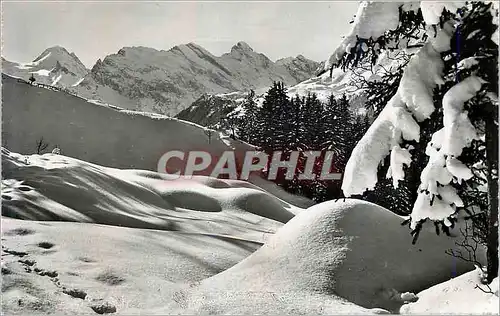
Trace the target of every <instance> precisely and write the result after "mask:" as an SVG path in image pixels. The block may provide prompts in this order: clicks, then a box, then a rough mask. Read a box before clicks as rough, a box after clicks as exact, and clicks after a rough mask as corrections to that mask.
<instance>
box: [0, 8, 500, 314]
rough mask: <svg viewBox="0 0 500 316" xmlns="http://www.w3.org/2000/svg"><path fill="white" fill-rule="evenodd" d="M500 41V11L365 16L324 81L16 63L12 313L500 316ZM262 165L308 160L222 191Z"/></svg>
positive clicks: (203, 53) (204, 58) (219, 65)
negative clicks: (325, 174) (259, 161)
mask: <svg viewBox="0 0 500 316" xmlns="http://www.w3.org/2000/svg"><path fill="white" fill-rule="evenodd" d="M497 27H498V6H497V4H495V5H491V4H489V5H488V4H486V3H479V2H471V3H467V4H466V3H465V2H464V3H462V2H453V3H438V2H425V1H424V2H406V3H397V2H366V1H363V2H361V3H360V5H359V9H358V11H357V13H356V15H355V18H354V20H353V23H352V28H351V31H350V32H349V33H348V34H345V36H344V37H343V39H342V40H341V41H340V44H339V45H337V47H336V48H335V49H334V50H333V52H332V51H326V52H325V57H329V58H327V59H326V61H325V62H323V63H318V62H314V61H312V60H309V59H307V58H305V57H303V56H302V55H298V56H297V57H295V58H294V57H289V58H283V59H279V60H277V61H276V62H273V61H271V60H270V59H269V58H268V57H266V56H265V55H264V54H261V53H257V52H255V51H254V50H253V49H252V48H251V47H250V46H249V45H248V44H246V43H245V42H238V43H237V44H236V45H234V46H233V48H232V49H231V51H230V52H229V53H225V54H222V55H221V56H215V55H213V54H212V53H210V52H208V51H207V50H205V49H204V48H203V47H201V46H199V45H197V44H193V43H190V44H186V45H178V46H175V47H173V48H172V49H170V50H168V51H165V50H156V49H152V48H147V47H139V46H135V47H125V48H123V49H121V50H120V51H118V52H117V53H116V54H112V55H109V56H106V57H105V58H104V59H103V60H102V61H101V60H99V61H98V62H97V63H96V64H95V65H94V66H93V67H92V69H90V70H89V69H87V68H86V67H85V66H84V65H83V64H82V63H81V62H80V61H79V59H78V58H77V57H76V55H75V54H73V53H69V52H68V51H67V50H66V49H64V48H62V47H59V46H56V47H53V48H50V49H47V50H46V51H45V52H43V53H42V54H41V55H40V57H38V58H36V59H35V60H34V61H33V62H31V63H25V64H22V63H16V62H10V61H7V60H5V59H2V158H1V162H2V187H1V195H2V241H1V244H2V257H1V266H2V270H1V271H2V313H4V314H5V315H59V314H65V315H66V314H76V315H87V314H89V315H95V314H107V315H115V314H116V315H142V314H147V315H193V314H196V315H197V314H214V315H232V314H250V315H263V314H271V315H272V314H286V315H288V314H290V315H298V314H300V315H302V314H315V315H337V314H344V315H345V314H356V315H358V314H404V315H418V314H474V315H476V314H478V315H479V314H481V315H484V314H492V315H498V314H499V313H500V308H499V305H500V304H499V303H500V301H499V293H498V291H499V285H498V274H495V273H494V272H495V271H494V269H495V267H496V269H497V270H498V261H496V266H495V260H494V258H495V255H496V257H498V252H496V253H495V252H494V248H495V245H496V247H497V248H498V220H496V221H495V214H496V217H498V201H497V200H498V196H496V198H495V190H497V191H498V154H497V156H495V155H494V153H492V151H493V150H494V149H496V150H497V151H498V120H497V119H496V117H497V116H498V76H497V74H498V65H497V59H498V30H497ZM329 54H330V55H329ZM494 65H496V66H494ZM32 75H33V78H34V80H32V81H33V82H30V80H29V78H30V76H32ZM494 132H496V134H497V136H496V138H495V136H494V134H495V133H494ZM172 152H176V153H181V154H186V155H184V156H174V157H173V158H172V157H171V158H172V159H170V160H167V161H164V160H163V157H164V155H165V154H167V153H172ZM193 152H196V153H202V154H204V155H205V156H208V157H210V158H211V160H210V162H209V163H207V164H206V165H204V166H203V167H200V166H201V165H203V163H204V161H203V159H201V160H202V162H200V161H198V160H196V159H193V160H192V161H191V159H190V158H189V159H188V158H186V157H187V156H188V153H193ZM250 152H251V153H255V152H258V153H260V154H262V155H264V156H266V157H267V156H269V157H271V156H273V154H274V153H276V152H279V153H280V155H281V154H283V156H280V157H282V160H286V159H288V160H289V161H291V162H293V157H294V154H295V153H297V156H298V157H295V158H296V160H295V165H293V163H292V164H291V165H292V166H291V167H289V166H290V164H283V165H281V167H289V168H290V169H292V168H293V170H292V171H294V172H290V173H291V174H292V177H291V178H290V179H289V178H286V177H285V171H284V170H287V171H288V169H284V168H276V169H279V171H278V172H277V177H276V178H274V179H271V177H267V176H268V175H269V173H270V170H272V169H273V167H272V164H274V163H279V161H278V162H276V161H274V160H269V163H267V164H264V165H262V166H261V167H262V170H257V171H256V172H254V173H252V174H251V175H250V177H249V179H248V180H242V179H240V178H239V176H241V172H240V170H238V174H237V175H236V176H235V177H234V178H233V177H232V174H231V173H230V172H227V177H224V176H222V177H219V178H216V177H213V176H211V174H212V171H213V170H216V169H217V168H219V167H221V166H219V164H218V163H217V161H218V160H219V161H222V158H223V157H226V154H227V153H231V154H232V155H233V157H235V158H234V159H235V162H234V164H235V165H237V167H240V163H241V162H242V161H246V157H247V156H246V155H248V153H250ZM314 155H317V156H314ZM329 155H330V156H329ZM200 157H203V156H200ZM273 157H274V156H273ZM304 157H308V158H310V157H313V161H314V164H309V163H306V160H304ZM185 158H186V159H185ZM186 160H187V162H186ZM190 161H191V163H192V164H194V165H197V166H198V167H200V168H198V169H196V170H197V171H196V172H195V173H194V176H192V177H191V176H187V175H185V173H186V170H187V168H189V163H190ZM325 161H329V162H331V165H328V167H329V169H328V170H329V171H332V170H333V171H336V172H339V173H340V174H341V179H340V180H338V179H337V180H325V181H323V180H320V179H319V178H318V174H319V172H320V171H324V170H319V169H324V167H321V168H319V167H318V165H319V163H320V162H321V163H324V162H325ZM253 163H254V161H253V160H252V164H253ZM230 165H231V160H227V166H228V169H229V167H230ZM222 167H225V165H223V166H222ZM307 170H309V172H310V173H311V174H313V175H315V177H314V178H313V179H304V178H303V177H302V175H304V174H305V173H307ZM164 171H168V172H169V173H167V172H164ZM175 172H179V175H177V174H175ZM495 203H496V204H495ZM495 208H496V213H495ZM495 231H497V235H496V237H495ZM495 238H496V242H497V243H496V244H495Z"/></svg>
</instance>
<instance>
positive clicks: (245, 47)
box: [231, 41, 253, 52]
mask: <svg viewBox="0 0 500 316" xmlns="http://www.w3.org/2000/svg"><path fill="white" fill-rule="evenodd" d="M233 50H238V51H245V52H253V48H252V47H250V45H248V44H247V43H246V42H243V41H240V42H238V43H236V45H234V46H233V47H232V48H231V52H232V51H233Z"/></svg>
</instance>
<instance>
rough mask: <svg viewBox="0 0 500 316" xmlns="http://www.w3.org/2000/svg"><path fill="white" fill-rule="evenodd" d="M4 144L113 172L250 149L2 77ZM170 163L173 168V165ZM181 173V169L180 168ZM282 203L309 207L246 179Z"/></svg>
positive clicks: (184, 125) (162, 119) (185, 125)
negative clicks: (193, 154)
mask: <svg viewBox="0 0 500 316" xmlns="http://www.w3.org/2000/svg"><path fill="white" fill-rule="evenodd" d="M2 98H3V100H2V101H3V102H2V141H3V142H2V143H3V146H5V147H6V148H7V149H9V150H11V151H14V152H18V153H22V154H33V153H36V152H37V150H36V148H37V142H38V141H39V140H41V139H42V138H43V142H44V143H47V144H48V145H49V146H48V148H47V150H46V152H47V151H48V152H50V151H51V150H52V149H53V148H54V147H55V146H59V148H60V149H61V150H62V154H64V155H67V156H70V157H74V158H77V159H80V160H84V161H87V162H91V163H96V164H100V165H103V166H107V167H114V168H131V169H144V170H151V171H156V170H157V165H158V160H159V159H160V157H161V156H162V155H163V154H164V153H166V152H167V151H170V150H182V151H185V152H186V153H187V152H189V151H191V150H201V151H205V152H208V153H210V154H211V155H212V157H214V160H213V161H212V164H211V166H210V167H209V168H207V170H206V171H204V172H200V173H197V174H205V175H207V174H210V172H211V168H213V167H214V166H215V163H216V161H215V160H216V159H215V158H217V157H220V156H221V155H222V153H223V152H224V151H226V150H234V151H235V154H236V157H237V159H241V160H240V161H243V160H242V159H243V155H244V154H245V153H246V151H248V150H254V148H253V147H251V146H249V145H246V144H244V143H242V142H239V141H234V140H231V139H230V138H229V137H227V136H225V135H221V134H218V133H214V134H213V135H212V137H211V139H210V140H209V139H208V137H207V135H206V134H205V129H204V128H203V127H201V126H199V125H196V124H193V123H189V122H185V121H181V120H177V119H173V118H170V117H166V116H162V115H155V114H151V113H141V112H132V111H127V110H122V109H120V108H116V107H114V106H107V105H102V104H96V102H94V103H92V102H88V101H87V100H85V99H83V98H80V97H77V96H73V95H71V94H68V93H64V92H59V91H51V90H48V89H44V88H39V87H34V86H31V85H29V84H25V83H22V82H19V81H18V80H16V79H14V78H11V77H9V76H6V75H2ZM172 162H175V160H173V161H172ZM178 167H179V168H182V165H181V166H178ZM250 180H251V181H253V182H258V185H259V186H260V187H262V188H264V189H265V190H267V191H269V192H273V194H275V195H276V196H279V197H280V198H281V199H284V200H287V201H289V202H293V204H295V205H297V206H303V207H308V206H310V205H312V202H311V201H310V200H308V199H305V198H301V197H297V196H293V195H291V194H288V193H286V192H284V191H283V190H282V189H280V188H279V187H278V186H277V185H275V184H273V183H271V182H268V181H261V180H260V179H255V180H254V179H253V178H251V179H250Z"/></svg>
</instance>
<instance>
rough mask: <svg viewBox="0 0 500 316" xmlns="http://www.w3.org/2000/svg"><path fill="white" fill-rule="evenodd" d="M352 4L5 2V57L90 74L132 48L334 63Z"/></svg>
mask: <svg viewBox="0 0 500 316" xmlns="http://www.w3.org/2000/svg"><path fill="white" fill-rule="evenodd" d="M357 6H358V2H357V1H345V2H339V1H335V2H314V3H311V2H307V3H306V2H146V3H144V2H123V1H122V2H109V1H108V2H98V1H93V2H91V1H81V2H48V1H45V2H22V1H17V2H12V1H3V8H2V9H3V11H2V16H3V24H2V37H3V43H2V56H4V57H5V58H7V59H8V60H12V61H18V62H28V61H32V60H33V59H34V58H35V57H37V56H38V55H39V54H40V53H41V52H42V51H43V50H45V49H46V48H48V47H50V46H54V45H60V46H63V47H65V48H66V49H67V50H68V51H70V52H74V53H75V54H76V55H77V56H78V57H79V58H80V60H81V61H82V62H83V63H84V64H85V65H86V66H87V67H89V68H90V67H92V65H93V64H94V63H95V62H96V60H97V59H98V58H101V59H102V58H104V57H105V56H106V55H108V54H111V53H116V52H117V51H118V50H119V49H120V48H122V47H124V46H148V47H153V48H156V49H163V50H168V49H170V48H172V47H173V46H175V45H178V44H186V43H189V42H194V43H197V44H199V45H201V46H203V47H205V48H206V49H207V50H209V51H210V52H212V53H213V54H215V55H217V56H219V55H221V54H223V53H225V52H228V51H229V50H230V49H231V47H232V46H233V45H234V44H236V43H237V42H238V41H245V42H247V43H248V44H249V45H250V46H251V47H252V48H253V49H254V50H255V51H258V52H262V53H264V54H266V55H267V56H268V57H269V58H271V59H272V60H276V59H278V58H282V57H288V56H296V55H298V54H302V55H304V56H306V57H308V58H311V59H314V60H317V61H321V60H324V59H326V58H327V57H328V56H329V54H330V53H331V52H332V51H333V49H334V48H335V46H336V45H337V44H338V43H339V42H340V39H341V36H342V35H344V34H345V33H346V32H347V31H348V30H349V29H350V24H349V21H351V20H352V17H353V16H354V14H355V13H356V9H357Z"/></svg>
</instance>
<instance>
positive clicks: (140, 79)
mask: <svg viewBox="0 0 500 316" xmlns="http://www.w3.org/2000/svg"><path fill="white" fill-rule="evenodd" d="M2 61H3V72H5V73H6V74H8V75H12V76H16V77H22V78H24V79H28V78H29V76H31V73H34V76H35V78H36V82H39V83H44V84H48V85H57V86H59V87H63V88H68V89H69V90H71V92H73V93H76V94H78V95H80V96H82V97H85V98H88V99H94V100H99V101H101V102H104V103H108V104H114V105H119V106H120V107H123V108H127V109H132V110H140V111H145V112H155V113H160V114H167V115H171V116H173V115H176V114H178V113H179V112H180V111H182V110H183V109H185V108H187V107H188V106H189V105H190V104H191V103H192V102H194V101H195V100H196V99H198V98H199V97H200V96H202V95H203V94H207V93H210V94H220V93H230V92H234V91H248V90H249V89H258V88H264V87H268V86H269V85H271V84H272V82H273V81H283V82H285V83H286V84H287V85H294V84H297V83H299V82H301V81H303V80H305V79H308V78H310V77H312V76H313V75H314V74H315V72H316V71H317V69H318V67H319V66H320V63H317V62H315V61H312V60H309V59H307V58H305V57H304V56H302V55H299V56H297V57H288V58H283V59H280V60H279V61H277V62H273V61H272V60H270V59H269V58H268V57H267V56H266V55H264V54H262V53H258V52H255V51H254V50H253V49H252V48H251V47H250V46H249V45H248V44H247V43H245V42H238V43H237V44H236V45H234V46H233V47H232V49H231V51H230V52H228V53H225V54H223V55H222V56H215V55H213V54H212V53H210V52H209V51H207V50H206V49H204V48H203V47H201V46H199V45H197V44H195V43H189V44H183V45H177V46H174V47H173V48H171V49H169V50H156V49H154V48H149V47H124V48H122V49H120V50H119V51H118V52H117V53H116V54H111V55H108V56H106V57H105V58H104V59H102V60H101V59H99V60H98V61H97V62H96V64H95V65H94V66H93V67H92V69H91V70H90V71H89V70H88V69H86V68H85V66H84V65H83V64H82V63H81V61H80V60H79V59H78V57H76V55H75V54H73V53H69V52H68V51H67V50H66V49H64V48H63V47H60V46H55V47H52V48H49V49H47V50H46V51H44V52H43V53H42V54H41V55H40V56H39V57H38V58H36V59H35V60H34V61H33V62H31V63H26V64H22V63H15V62H10V61H7V60H5V59H4V58H2ZM59 76H60V78H59Z"/></svg>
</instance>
